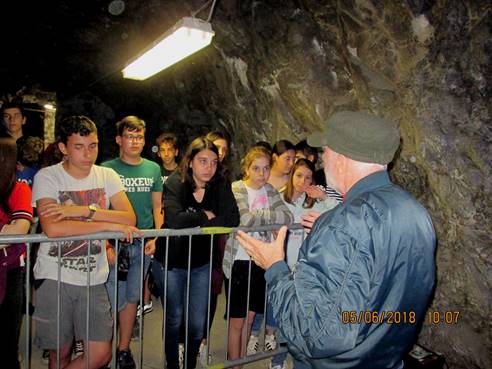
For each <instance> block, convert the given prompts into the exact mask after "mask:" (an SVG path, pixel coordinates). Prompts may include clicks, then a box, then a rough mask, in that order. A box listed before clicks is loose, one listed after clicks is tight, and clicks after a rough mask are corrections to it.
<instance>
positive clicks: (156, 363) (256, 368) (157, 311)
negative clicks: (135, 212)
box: [0, 293, 292, 369]
mask: <svg viewBox="0 0 492 369" xmlns="http://www.w3.org/2000/svg"><path fill="white" fill-rule="evenodd" d="M217 305H218V306H217V313H216V317H215V320H214V322H213V326H212V330H211V333H210V335H211V339H210V349H209V350H210V354H211V355H212V357H211V362H210V363H209V365H217V364H219V365H220V363H222V362H224V360H225V358H226V344H227V342H226V340H227V334H226V321H225V320H224V319H223V315H224V311H225V294H224V293H222V294H221V295H220V296H219V300H218V304H217ZM153 306H154V310H153V311H152V312H151V313H149V314H147V315H145V316H144V320H143V344H142V343H141V342H140V340H139V339H134V340H132V343H131V350H132V352H133V355H134V359H135V362H136V364H137V368H143V369H162V368H164V364H163V351H164V349H163V343H162V316H163V311H162V306H161V304H160V301H159V300H158V299H156V298H153ZM24 332H25V326H23V328H22V335H21V340H20V348H19V349H20V353H21V356H22V357H26V354H25V334H24ZM141 347H143V350H141ZM141 353H142V354H143V355H141ZM41 355H42V351H41V350H40V349H39V348H38V347H36V346H35V345H34V344H33V345H32V356H31V366H30V367H29V366H26V363H25V362H22V363H21V368H26V369H29V368H30V369H46V368H47V367H48V366H47V364H45V363H43V361H42V359H41ZM141 360H142V363H143V365H142V366H140V363H141ZM269 363H270V359H266V360H263V361H258V362H255V363H251V364H248V365H245V366H244V367H245V368H246V367H247V368H248V369H267V368H268V364H269ZM0 366H1V365H0ZM288 367H289V368H291V367H292V364H291V362H290V360H289V362H288ZM6 369H7V368H6Z"/></svg>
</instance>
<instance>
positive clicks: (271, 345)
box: [265, 334, 277, 351]
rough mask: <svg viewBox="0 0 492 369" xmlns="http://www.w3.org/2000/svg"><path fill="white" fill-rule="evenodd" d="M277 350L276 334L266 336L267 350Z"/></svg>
mask: <svg viewBox="0 0 492 369" xmlns="http://www.w3.org/2000/svg"><path fill="white" fill-rule="evenodd" d="M276 348H277V341H276V340H275V335H274V334H266V335H265V350H266V351H273V350H275V349H276Z"/></svg>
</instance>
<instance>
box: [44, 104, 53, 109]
mask: <svg viewBox="0 0 492 369" xmlns="http://www.w3.org/2000/svg"><path fill="white" fill-rule="evenodd" d="M43 107H44V108H45V109H46V110H55V106H54V105H53V104H50V103H46V104H44V105H43Z"/></svg>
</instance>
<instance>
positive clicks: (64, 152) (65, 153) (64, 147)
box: [58, 142, 68, 155]
mask: <svg viewBox="0 0 492 369" xmlns="http://www.w3.org/2000/svg"><path fill="white" fill-rule="evenodd" d="M58 148H59V149H60V151H61V153H62V154H63V155H68V154H67V147H66V146H65V144H64V143H63V142H58Z"/></svg>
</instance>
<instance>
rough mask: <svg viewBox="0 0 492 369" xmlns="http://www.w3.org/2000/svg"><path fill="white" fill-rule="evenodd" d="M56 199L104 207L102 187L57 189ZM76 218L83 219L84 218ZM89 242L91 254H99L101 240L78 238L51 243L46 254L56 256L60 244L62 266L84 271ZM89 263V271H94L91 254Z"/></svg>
mask: <svg viewBox="0 0 492 369" xmlns="http://www.w3.org/2000/svg"><path fill="white" fill-rule="evenodd" d="M58 200H59V201H60V204H62V205H81V206H89V205H95V206H96V207H98V208H100V209H106V196H105V191H104V188H95V189H91V190H84V191H59V193H58ZM76 219H77V220H85V219H84V218H76ZM89 244H90V245H91V249H90V254H91V255H99V254H100V253H101V251H102V245H101V241H92V242H88V241H85V240H79V241H62V242H56V243H53V244H52V246H51V247H50V250H49V252H48V255H49V256H52V257H56V258H58V247H59V246H60V248H61V257H62V260H61V266H62V268H68V269H73V270H77V271H81V272H86V271H87V254H88V251H89V250H88V248H89ZM89 264H90V271H91V272H92V271H94V269H95V268H96V259H95V258H94V257H93V256H91V258H90V263H89Z"/></svg>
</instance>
